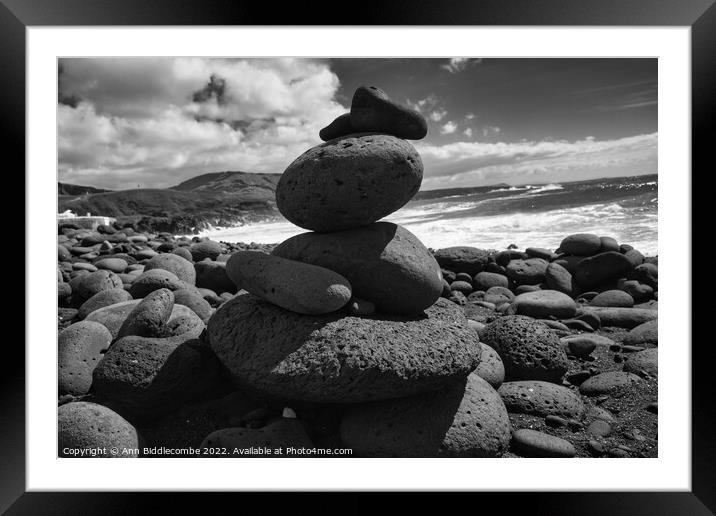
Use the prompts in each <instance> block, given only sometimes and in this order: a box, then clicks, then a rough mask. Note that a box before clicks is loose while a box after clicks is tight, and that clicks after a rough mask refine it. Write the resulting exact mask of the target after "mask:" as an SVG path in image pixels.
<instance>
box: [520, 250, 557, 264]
mask: <svg viewBox="0 0 716 516" xmlns="http://www.w3.org/2000/svg"><path fill="white" fill-rule="evenodd" d="M525 253H526V254H527V256H529V257H530V258H542V259H543V260H547V261H550V260H552V258H554V256H555V254H554V253H553V252H552V251H550V250H549V249H544V248H542V247H528V248H527V249H525Z"/></svg>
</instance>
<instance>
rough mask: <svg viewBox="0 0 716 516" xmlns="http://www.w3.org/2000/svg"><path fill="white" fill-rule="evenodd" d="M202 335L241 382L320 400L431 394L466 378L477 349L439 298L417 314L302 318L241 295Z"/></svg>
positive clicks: (463, 323) (456, 313)
mask: <svg viewBox="0 0 716 516" xmlns="http://www.w3.org/2000/svg"><path fill="white" fill-rule="evenodd" d="M208 336H209V341H210V343H211V347H212V349H213V350H214V352H215V353H216V356H217V357H218V358H219V360H220V361H221V362H222V363H223V364H224V366H225V367H226V368H227V369H228V371H229V372H230V373H231V375H232V376H233V378H234V379H235V380H236V381H237V382H239V383H240V384H243V385H248V386H250V387H252V388H254V389H256V390H259V391H262V392H265V393H267V394H270V395H272V396H276V397H278V398H285V399H294V400H300V401H309V402H318V403H332V402H362V401H371V400H379V399H386V398H394V397H401V396H410V395H413V394H418V393H421V392H427V391H431V390H437V389H440V388H442V387H443V386H445V385H446V384H449V383H450V382H451V381H454V380H456V379H459V378H464V377H465V376H467V374H469V372H470V371H472V370H473V369H475V367H476V366H477V365H478V363H479V360H480V352H481V350H480V347H479V345H478V344H476V343H475V336H474V333H473V332H472V330H470V329H469V328H468V326H467V320H466V318H465V315H464V314H463V312H462V310H461V309H460V308H458V307H457V306H455V305H452V304H450V302H448V301H447V300H444V299H438V301H437V302H436V303H435V304H434V305H433V306H431V307H430V308H428V309H427V310H426V311H425V314H424V315H420V316H417V317H397V316H386V315H380V316H377V315H372V316H364V317H352V316H343V315H340V314H337V313H335V312H334V313H332V314H326V315H312V316H308V315H300V314H296V313H293V312H289V311H287V310H283V309H281V308H279V307H277V306H274V305H272V304H271V303H268V302H266V301H263V300H262V299H260V298H257V297H255V296H253V295H251V294H246V295H242V296H236V297H234V298H233V299H231V300H230V301H228V302H226V303H224V304H223V305H222V306H221V307H220V308H219V309H218V310H217V311H216V313H215V314H214V315H213V316H212V317H211V319H210V320H209V326H208Z"/></svg>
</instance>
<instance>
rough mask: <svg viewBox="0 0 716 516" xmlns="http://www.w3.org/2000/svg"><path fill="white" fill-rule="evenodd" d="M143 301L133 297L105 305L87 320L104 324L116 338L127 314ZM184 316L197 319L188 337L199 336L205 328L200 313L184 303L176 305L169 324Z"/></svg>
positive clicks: (86, 319)
mask: <svg viewBox="0 0 716 516" xmlns="http://www.w3.org/2000/svg"><path fill="white" fill-rule="evenodd" d="M141 301H142V300H141V299H133V300H132V301H125V302H123V303H117V304H114V305H110V306H105V307H104V308H100V309H99V310H95V311H94V312H92V313H91V314H89V315H88V316H87V317H86V318H85V321H94V322H98V323H100V324H102V325H104V326H105V327H106V328H107V329H108V330H109V332H110V333H111V334H112V338H113V339H116V338H117V334H118V333H119V329H120V328H121V327H122V324H123V323H124V321H125V320H126V319H127V316H128V315H129V314H130V313H131V312H132V310H134V309H135V308H136V307H137V305H138V304H139V303H141ZM183 317H189V318H192V319H194V321H195V325H194V328H192V330H191V332H189V333H188V334H187V336H186V338H196V337H198V336H199V335H200V334H201V332H202V331H203V329H204V324H203V323H202V321H201V319H199V316H198V315H196V314H195V313H194V312H193V311H192V310H191V309H190V308H187V307H186V306H184V305H178V304H175V305H174V308H173V309H172V314H171V316H170V317H169V320H168V321H167V326H168V325H170V324H171V323H172V321H173V320H175V319H178V318H183Z"/></svg>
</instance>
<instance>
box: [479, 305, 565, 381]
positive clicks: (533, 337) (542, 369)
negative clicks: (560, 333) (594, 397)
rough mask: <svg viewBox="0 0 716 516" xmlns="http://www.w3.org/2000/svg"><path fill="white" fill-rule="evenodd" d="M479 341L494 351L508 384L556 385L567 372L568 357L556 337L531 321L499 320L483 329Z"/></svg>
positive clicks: (517, 317)
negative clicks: (526, 382) (546, 383)
mask: <svg viewBox="0 0 716 516" xmlns="http://www.w3.org/2000/svg"><path fill="white" fill-rule="evenodd" d="M480 340H481V341H482V342H484V343H485V344H487V345H488V346H490V347H492V348H493V349H494V350H495V351H497V353H498V354H499V355H500V358H501V359H502V362H503V364H504V366H505V375H506V377H507V378H509V379H510V380H544V381H554V382H556V381H559V380H560V379H561V378H562V376H564V373H566V372H567V366H568V362H567V355H566V354H565V352H564V350H563V349H562V347H561V345H560V342H559V339H558V338H557V335H556V334H555V333H554V332H553V331H552V330H550V329H549V328H547V327H546V326H545V325H543V324H540V323H538V322H536V321H535V320H534V319H532V318H530V317H526V316H523V315H507V316H504V317H500V318H499V319H496V320H495V321H493V322H491V323H489V324H488V325H487V326H486V327H485V329H484V330H483V331H482V332H481V333H480Z"/></svg>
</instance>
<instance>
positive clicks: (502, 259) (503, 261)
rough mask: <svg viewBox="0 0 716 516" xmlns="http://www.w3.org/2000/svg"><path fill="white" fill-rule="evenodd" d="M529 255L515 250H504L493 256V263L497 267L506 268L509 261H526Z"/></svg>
mask: <svg viewBox="0 0 716 516" xmlns="http://www.w3.org/2000/svg"><path fill="white" fill-rule="evenodd" d="M529 257H530V255H528V254H527V253H524V252H522V251H517V250H516V249H505V250H504V251H500V252H499V253H497V254H496V255H495V262H496V263H497V264H498V265H501V266H503V267H506V266H507V264H508V263H510V261H511V260H526V259H527V258H529Z"/></svg>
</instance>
